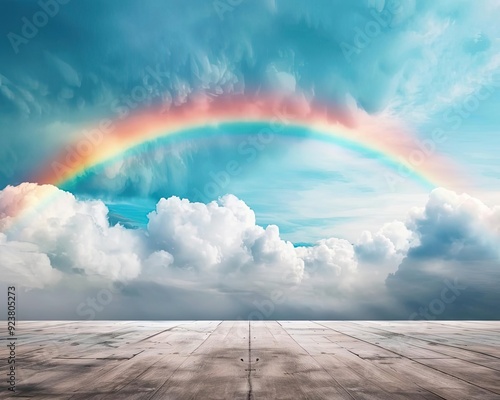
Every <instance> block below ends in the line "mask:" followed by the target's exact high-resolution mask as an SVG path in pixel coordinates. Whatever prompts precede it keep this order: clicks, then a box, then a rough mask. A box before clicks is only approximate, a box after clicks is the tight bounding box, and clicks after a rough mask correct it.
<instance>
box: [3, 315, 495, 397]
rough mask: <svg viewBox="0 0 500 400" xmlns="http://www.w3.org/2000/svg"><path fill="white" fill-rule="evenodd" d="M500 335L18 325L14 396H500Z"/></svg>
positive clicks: (369, 324) (291, 326) (483, 331)
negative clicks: (499, 377) (16, 391)
mask: <svg viewBox="0 0 500 400" xmlns="http://www.w3.org/2000/svg"><path fill="white" fill-rule="evenodd" d="M499 332H500V322H497V321H431V322H419V321H349V322H347V321H315V322H313V321H280V322H276V321H265V322H262V321H259V322H252V323H251V324H250V328H249V325H248V322H246V321H113V322H111V321H85V322H75V321H31V322H24V321H23V322H22V323H20V328H19V330H18V333H19V334H18V346H17V367H18V369H17V372H18V373H17V389H18V393H17V395H16V397H20V398H23V397H24V398H36V399H71V400H90V399H95V400H97V399H99V400H101V399H102V400H109V399H114V398H127V399H132V400H146V399H148V400H151V399H153V400H154V399H176V400H177V399H181V400H182V399H226V398H227V399H267V398H275V399H290V398H293V399H299V400H300V399H329V400H330V399H349V400H352V399H381V398H384V399H389V400H390V399H408V398H411V399H433V400H435V399H449V400H452V399H453V400H470V399H484V400H500V383H499V382H498V376H499V371H500V354H499V347H500V346H499V343H500V340H499V339H500V333H499ZM249 334H250V335H249ZM6 354H7V353H6V347H4V346H2V348H0V357H1V358H5V356H6ZM0 398H1V399H3V398H10V397H9V393H8V392H7V391H6V390H2V391H0Z"/></svg>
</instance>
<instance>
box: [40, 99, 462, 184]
mask: <svg viewBox="0 0 500 400" xmlns="http://www.w3.org/2000/svg"><path fill="white" fill-rule="evenodd" d="M225 124H268V125H269V126H270V127H271V128H272V127H274V128H272V129H273V130H272V131H273V132H274V133H277V134H283V135H287V134H292V135H293V134H295V135H297V132H300V129H291V130H290V129H280V128H283V127H291V128H303V130H305V131H308V132H310V134H309V137H311V138H313V139H317V140H323V141H325V142H331V143H334V144H337V145H339V146H342V147H344V148H348V149H351V150H355V151H360V152H361V151H363V152H367V153H369V154H370V155H372V156H376V158H377V159H379V160H381V162H385V164H386V165H387V166H389V167H390V169H391V170H392V171H391V172H392V174H393V175H395V176H396V177H405V178H411V179H414V180H416V181H418V182H421V183H422V184H424V185H427V186H429V187H437V186H444V187H450V186H453V183H454V182H456V181H457V180H458V179H457V178H458V177H457V175H456V173H455V172H454V170H455V168H454V166H453V165H451V163H450V162H449V161H448V160H447V159H445V158H444V157H441V156H439V155H438V154H436V152H435V151H431V152H426V151H425V148H422V146H421V145H420V144H419V143H418V140H416V138H415V137H414V136H413V135H411V134H409V133H408V132H407V131H405V130H404V129H402V128H401V127H400V125H398V124H395V123H393V122H391V121H390V120H388V119H384V118H374V117H371V116H369V115H368V114H365V113H363V112H361V111H355V112H351V113H347V112H341V111H339V110H338V109H336V108H335V107H328V106H326V105H322V104H319V103H311V102H308V101H305V100H304V99H300V98H292V99H290V98H288V99H286V100H284V99H280V98H276V97H273V96H258V97H257V98H248V96H231V97H223V96H221V97H217V98H215V99H213V98H209V97H202V98H196V99H194V100H192V101H190V102H189V103H186V104H184V105H181V106H177V107H174V108H172V109H170V110H168V111H167V110H165V109H162V108H161V107H151V108H149V109H147V110H142V111H140V112H136V113H134V114H133V115H131V116H126V117H124V118H119V119H117V120H115V121H111V120H105V121H101V122H100V123H99V124H97V127H96V126H94V127H92V128H90V129H88V130H85V131H83V132H82V134H80V135H79V138H78V139H77V140H76V141H75V142H74V143H72V144H70V145H69V146H65V148H64V149H61V150H60V151H59V153H58V154H57V155H56V156H55V157H53V158H51V159H50V160H47V162H46V163H45V165H44V166H43V167H42V168H41V169H40V170H39V171H40V172H39V173H37V174H36V175H34V176H33V177H31V178H30V181H31V182H36V183H40V184H52V185H54V186H58V187H62V186H64V185H65V184H66V183H68V182H71V181H72V180H74V179H75V178H77V177H79V176H82V175H84V174H85V173H86V172H87V171H89V170H91V169H92V168H95V167H97V166H100V165H105V164H106V163H107V162H111V161H113V160H115V159H117V158H119V157H123V156H124V155H125V154H126V153H127V152H128V151H129V150H131V149H133V148H135V147H137V146H140V145H143V144H145V143H148V142H152V141H155V140H159V139H163V138H170V137H171V138H177V139H179V140H183V139H186V140H192V139H193V138H194V137H193V135H192V134H188V132H191V133H192V132H193V131H198V132H201V133H199V134H198V137H203V129H202V128H203V127H207V126H223V125H225ZM281 132H282V133H281ZM290 132H295V133H290Z"/></svg>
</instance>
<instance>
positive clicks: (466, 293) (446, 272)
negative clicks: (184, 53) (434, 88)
mask: <svg viewBox="0 0 500 400" xmlns="http://www.w3.org/2000/svg"><path fill="white" fill-rule="evenodd" d="M148 219H149V223H148V225H147V228H146V229H127V228H125V227H124V226H122V225H120V224H116V225H111V224H110V223H109V219H108V210H107V208H106V206H105V205H104V203H102V202H101V201H96V200H92V201H88V200H79V199H77V198H75V196H73V195H72V194H70V193H68V192H64V191H62V190H59V189H57V188H55V187H53V186H49V185H43V186H40V185H37V184H32V183H24V184H21V185H19V186H8V187H7V188H5V189H4V190H2V191H1V192H0V229H1V233H0V253H1V256H2V260H3V261H2V264H1V271H0V272H1V276H2V282H4V283H5V284H17V285H19V286H21V287H24V288H26V289H31V290H30V292H29V294H27V296H29V297H30V298H31V297H33V298H41V297H46V296H49V297H50V298H52V301H53V302H55V303H57V304H58V306H57V307H58V308H59V309H64V312H62V315H66V316H67V317H68V318H76V319H78V318H81V317H83V316H82V315H81V314H79V313H78V312H76V311H75V310H76V308H78V307H76V308H72V307H75V306H74V305H68V306H66V308H65V303H64V296H63V295H62V294H63V293H64V292H65V290H62V289H61V287H66V288H68V287H73V286H75V287H78V288H79V289H78V290H79V294H76V295H75V296H73V297H76V299H78V298H79V295H82V296H84V294H85V293H87V292H89V293H92V291H93V290H94V291H97V293H98V291H99V288H102V287H113V285H116V284H119V285H120V289H119V290H117V291H116V292H115V299H120V300H119V301H118V300H116V301H114V302H113V303H112V304H110V305H109V306H108V305H106V307H107V310H108V311H107V312H108V313H110V312H111V311H110V310H114V314H113V315H114V316H115V317H116V316H117V315H121V316H122V317H124V318H128V319H140V318H141V316H143V315H149V316H150V317H157V318H158V317H164V318H166V317H172V316H173V315H176V316H178V314H177V313H178V312H179V310H182V311H183V314H182V315H183V316H184V318H190V317H194V316H196V317H199V313H200V310H201V309H204V308H205V306H202V307H201V308H200V303H199V302H197V303H196V304H194V303H193V302H191V301H190V296H192V299H199V300H201V299H205V300H206V301H207V303H206V304H211V305H212V308H211V309H210V310H204V315H205V317H206V318H211V317H213V318H216V317H225V318H231V317H232V318H235V317H237V316H241V317H243V318H246V317H247V316H248V314H249V313H251V312H252V310H255V309H256V307H257V310H259V307H258V306H259V305H261V306H262V304H264V305H266V307H267V308H266V307H264V309H265V310H267V311H269V310H271V308H272V312H270V314H272V315H265V313H263V311H259V312H260V313H261V314H262V315H263V316H264V317H268V318H277V316H280V317H285V318H290V317H292V316H295V317H300V316H301V315H302V316H305V315H307V313H310V314H311V315H313V316H316V317H332V316H336V317H343V318H360V317H365V318H370V317H371V318H387V317H388V316H391V317H393V318H403V319H405V318H408V317H409V316H413V317H412V318H416V317H415V315H414V314H415V313H417V314H416V315H417V317H418V318H428V319H429V317H424V316H422V314H421V313H420V314H419V309H420V308H422V307H423V308H424V309H425V307H426V304H428V303H429V302H432V301H433V299H434V298H435V297H436V296H439V294H440V292H441V291H442V288H443V287H446V285H448V284H450V282H451V284H453V285H455V286H454V287H455V290H456V291H458V292H459V295H461V297H459V296H457V295H455V298H456V299H457V300H456V301H454V302H453V303H450V304H449V305H448V304H447V305H446V308H445V310H444V311H442V312H440V313H435V314H432V313H430V314H429V311H428V312H427V315H428V316H429V315H430V316H431V317H432V316H434V317H447V316H453V317H455V318H459V317H461V316H467V317H471V316H473V317H476V318H493V317H498V316H499V315H498V312H497V311H495V308H494V303H491V304H490V302H492V301H497V300H498V294H497V290H496V287H495V285H494V284H493V282H495V281H496V282H498V278H499V277H500V267H499V259H500V253H499V250H498V243H499V237H500V207H488V206H486V205H485V204H483V203H482V202H480V201H479V200H477V199H475V198H473V197H471V196H468V195H466V194H461V195H459V194H456V193H454V192H451V191H448V190H445V189H435V190H434V191H433V192H431V194H430V195H429V198H428V201H427V204H426V205H425V206H424V207H416V208H414V209H412V210H410V212H409V213H408V217H407V219H406V220H405V221H393V222H391V223H388V224H386V225H384V226H383V227H382V228H381V229H380V230H379V231H378V232H375V233H371V232H368V231H366V232H363V233H362V234H361V235H360V237H359V240H358V241H357V243H354V244H353V243H350V242H349V241H347V240H344V239H342V238H326V239H322V240H320V241H318V242H317V243H316V244H314V245H313V246H309V247H304V246H298V247H294V246H293V244H292V243H290V242H288V241H286V240H283V239H282V238H281V237H280V232H279V228H278V227H277V226H276V225H269V226H267V227H261V226H259V225H257V224H256V221H255V213H254V212H253V211H252V210H251V209H250V208H249V207H248V206H247V205H246V204H245V203H244V202H243V201H242V200H240V199H238V198H236V197H235V196H233V195H226V196H223V197H221V198H220V199H219V200H218V201H214V202H210V203H208V204H203V203H195V202H190V201H189V200H187V199H180V198H178V197H170V198H168V199H161V200H160V201H159V202H158V204H157V205H156V209H155V210H153V211H151V213H150V214H149V216H148ZM92 288H94V289H92ZM457 288H458V289H457ZM94 293H96V292H94ZM477 293H481V296H479V297H477V295H475V294H477ZM152 296H153V297H154V298H156V299H157V300H155V301H159V300H158V299H161V298H164V299H168V302H169V304H168V306H169V307H174V308H175V307H176V306H175V305H176V304H177V305H178V307H179V308H176V311H168V309H169V308H168V307H167V305H166V304H158V303H154V304H153V303H151V301H152V298H153V297H152ZM192 299H191V300H192ZM74 301H76V300H75V298H73V299H72V300H71V301H70V302H69V303H71V302H74ZM82 301H85V297H84V298H83V299H82ZM69 303H68V304H69ZM129 303H133V304H134V306H133V307H127V306H126V305H127V304H129ZM443 304H444V303H443ZM77 306H78V304H77ZM162 306H163V307H162ZM271 306H272V307H271ZM489 306H491V308H490V307H489ZM106 307H103V308H106ZM124 307H125V308H124ZM262 307H263V306H262ZM262 307H261V308H262ZM434 308H435V307H434ZM35 309H36V307H35ZM80 310H81V308H80ZM145 310H147V311H145ZM37 312H39V313H40V314H39V315H38V318H44V317H48V316H50V312H43V311H41V310H38V311H37ZM224 313H226V314H225V315H224ZM72 314H73V316H72V317H71V315H72ZM74 314H76V315H74ZM31 315H32V314H31ZM106 315H108V314H106V312H103V314H102V315H100V317H106Z"/></svg>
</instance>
